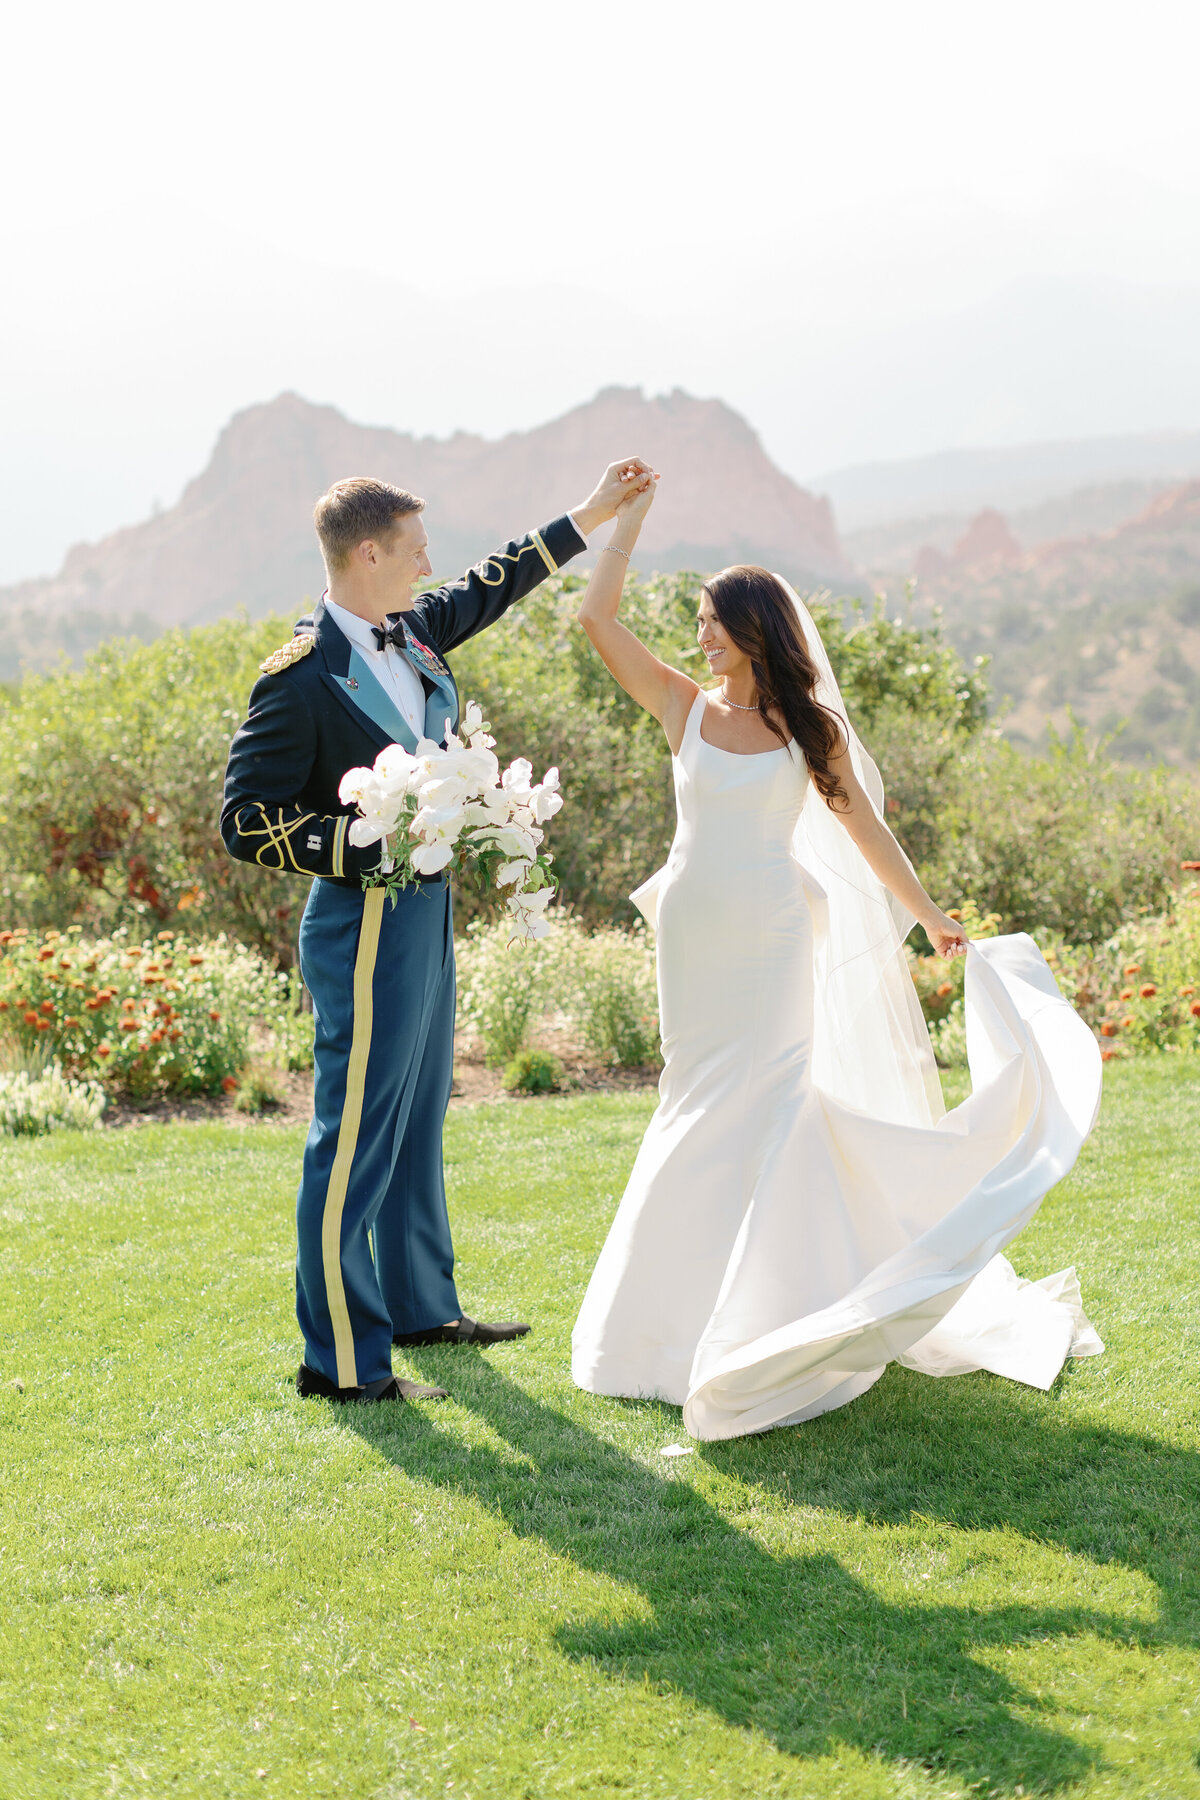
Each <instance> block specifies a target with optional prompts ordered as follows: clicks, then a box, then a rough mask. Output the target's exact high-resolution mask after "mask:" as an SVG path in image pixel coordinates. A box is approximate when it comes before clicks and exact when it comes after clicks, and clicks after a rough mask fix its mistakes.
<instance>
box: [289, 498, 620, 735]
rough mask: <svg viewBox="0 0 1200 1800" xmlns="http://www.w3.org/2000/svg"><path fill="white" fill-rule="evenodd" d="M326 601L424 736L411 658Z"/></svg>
mask: <svg viewBox="0 0 1200 1800" xmlns="http://www.w3.org/2000/svg"><path fill="white" fill-rule="evenodd" d="M567 517H568V518H569V519H570V521H571V523H572V525H574V527H575V529H576V531H578V532H579V535H580V537H581V538H583V541H584V543H585V544H586V543H587V537H586V536H585V534H584V533H583V532H582V531H580V530H579V522H578V520H577V519H576V517H575V515H574V513H568V514H567ZM324 600H325V610H326V612H328V613H329V615H330V617H331V618H332V619H333V622H334V624H335V625H336V626H337V628H338V630H339V631H340V632H341V633H342V635H343V636H344V637H347V638H349V640H350V642H351V643H352V644H353V645H354V647H355V649H356V650H361V652H362V654H363V655H364V656H365V657H366V659H367V666H368V668H369V669H370V671H371V673H372V675H374V677H375V679H376V681H378V683H379V685H380V687H381V688H382V689H383V691H384V693H385V694H387V695H388V697H389V698H390V699H391V700H394V701H395V703H396V705H397V706H398V707H399V708H400V711H401V713H402V714H403V715H404V718H405V719H406V720H407V722H408V726H409V729H410V730H411V731H412V732H413V733H414V735H415V736H416V737H419V738H420V737H424V735H425V688H424V686H423V684H422V681H421V677H420V676H419V675H418V674H417V671H416V670H415V669H414V668H413V666H412V664H411V663H410V662H409V660H408V658H407V656H404V655H402V654H401V652H400V651H399V650H397V649H396V647H395V645H394V644H388V645H386V646H385V648H384V649H382V650H380V649H379V647H378V645H377V644H376V642H375V635H374V631H373V629H372V627H371V625H370V623H369V621H368V620H366V619H360V618H359V616H358V614H357V613H352V612H347V611H346V608H345V607H344V606H339V605H338V603H337V601H336V600H331V599H330V598H329V594H328V591H326V593H325V595H324Z"/></svg>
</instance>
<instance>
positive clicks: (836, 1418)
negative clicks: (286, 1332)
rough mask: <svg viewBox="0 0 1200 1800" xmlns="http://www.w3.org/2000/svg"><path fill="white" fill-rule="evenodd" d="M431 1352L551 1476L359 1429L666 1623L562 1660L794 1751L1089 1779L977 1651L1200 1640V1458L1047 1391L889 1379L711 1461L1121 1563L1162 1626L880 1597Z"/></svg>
mask: <svg viewBox="0 0 1200 1800" xmlns="http://www.w3.org/2000/svg"><path fill="white" fill-rule="evenodd" d="M416 1360H417V1361H418V1364H419V1366H420V1367H421V1369H422V1374H423V1378H424V1379H427V1380H433V1379H440V1380H442V1381H446V1382H448V1384H449V1385H450V1386H451V1387H452V1388H453V1391H454V1394H455V1398H456V1399H457V1400H459V1401H460V1402H461V1403H462V1404H463V1405H464V1406H467V1407H469V1408H470V1409H471V1410H473V1411H474V1412H476V1413H477V1414H478V1415H479V1417H480V1418H482V1419H484V1420H485V1421H486V1422H487V1424H488V1425H489V1426H490V1427H491V1428H492V1429H493V1430H494V1431H495V1432H497V1433H498V1434H499V1435H500V1436H502V1437H503V1438H504V1439H505V1440H506V1441H507V1442H508V1443H509V1444H511V1445H512V1446H513V1448H514V1449H515V1450H517V1451H519V1452H520V1453H521V1454H522V1456H523V1457H525V1458H528V1459H530V1461H532V1463H533V1464H534V1466H535V1469H536V1475H535V1476H533V1477H531V1475H530V1472H529V1470H528V1468H527V1467H526V1468H522V1467H519V1466H514V1465H513V1464H511V1463H509V1462H507V1461H505V1460H504V1459H503V1458H501V1457H498V1456H496V1455H495V1454H494V1453H492V1452H489V1451H488V1450H487V1449H486V1448H482V1447H479V1446H473V1447H472V1448H471V1449H470V1451H469V1452H468V1451H467V1450H466V1449H465V1448H464V1446H463V1445H462V1444H461V1442H460V1441H458V1440H457V1439H455V1438H454V1437H452V1436H450V1435H448V1434H447V1433H445V1432H444V1431H442V1430H441V1429H439V1427H438V1424H437V1421H436V1412H433V1413H424V1412H418V1410H417V1409H416V1408H412V1409H408V1408H406V1409H404V1413H403V1415H401V1416H396V1415H395V1414H393V1413H392V1409H390V1408H388V1409H384V1410H385V1413H386V1414H388V1415H391V1419H392V1422H391V1423H390V1424H389V1423H388V1420H387V1417H384V1418H381V1417H380V1415H379V1412H377V1411H376V1410H375V1409H359V1408H347V1409H345V1410H344V1412H341V1413H340V1418H341V1419H344V1421H345V1423H346V1425H347V1426H348V1427H350V1428H351V1429H353V1430H355V1431H357V1432H358V1433H359V1435H361V1436H362V1437H363V1438H365V1439H366V1440H367V1441H368V1442H369V1443H370V1444H371V1445H372V1446H373V1447H374V1448H375V1449H376V1450H377V1451H378V1452H379V1453H380V1454H381V1455H383V1456H385V1457H387V1458H389V1459H390V1460H391V1461H392V1462H393V1463H394V1464H396V1465H397V1466H398V1467H401V1468H403V1469H404V1470H405V1472H406V1473H407V1474H409V1475H410V1476H413V1477H416V1478H417V1479H420V1480H423V1481H427V1482H434V1483H437V1484H439V1485H441V1486H443V1487H445V1488H446V1489H448V1490H450V1491H452V1492H456V1493H461V1494H464V1495H469V1496H471V1497H472V1498H473V1499H475V1500H477V1501H479V1502H481V1503H482V1504H483V1505H485V1506H487V1507H489V1508H490V1509H491V1510H492V1511H494V1512H495V1513H496V1514H497V1515H498V1516H499V1517H501V1518H502V1519H504V1520H505V1522H506V1523H507V1524H508V1525H509V1527H510V1528H511V1529H512V1530H513V1531H514V1532H516V1533H517V1534H519V1535H520V1536H524V1537H531V1538H534V1537H535V1538H537V1539H539V1540H540V1541H541V1542H543V1543H544V1544H546V1545H547V1546H548V1547H549V1548H550V1549H551V1550H552V1551H554V1552H556V1553H557V1554H559V1555H561V1556H565V1557H569V1558H570V1559H572V1560H573V1561H574V1562H576V1563H577V1564H579V1565H580V1566H581V1567H584V1568H587V1569H590V1570H594V1571H598V1572H600V1573H602V1574H604V1575H607V1576H610V1577H612V1578H613V1579H614V1580H616V1581H619V1582H622V1583H625V1584H628V1585H629V1586H631V1587H633V1588H635V1589H637V1590H638V1591H639V1592H640V1593H641V1594H642V1595H643V1596H644V1598H645V1599H646V1601H647V1602H648V1603H649V1605H650V1606H651V1608H652V1609H653V1616H652V1618H651V1619H649V1620H648V1621H638V1622H636V1623H632V1624H617V1625H613V1624H608V1623H604V1622H595V1623H589V1622H583V1623H567V1624H564V1625H563V1626H561V1627H559V1628H558V1630H557V1632H556V1637H557V1641H558V1643H559V1644H560V1645H561V1647H562V1649H563V1651H564V1652H565V1653H566V1654H567V1655H569V1656H572V1657H574V1658H577V1659H581V1660H583V1659H588V1660H592V1661H594V1662H595V1664H596V1665H597V1666H598V1668H599V1670H600V1671H601V1672H603V1673H605V1674H608V1675H612V1676H618V1677H624V1678H627V1679H634V1680H639V1681H640V1680H642V1679H643V1678H647V1679H649V1680H650V1681H651V1682H653V1683H656V1684H662V1685H664V1686H668V1687H670V1688H674V1689H677V1690H678V1691H679V1692H680V1693H682V1694H685V1695H688V1696H690V1697H691V1699H693V1700H694V1701H696V1702H697V1703H699V1704H700V1705H702V1706H704V1707H706V1708H709V1709H710V1710H711V1711H712V1712H714V1713H715V1714H717V1715H719V1716H720V1717H721V1718H723V1719H725V1720H727V1721H728V1722H729V1723H730V1724H733V1725H736V1726H743V1727H748V1728H752V1729H754V1730H756V1731H759V1732H762V1733H763V1734H765V1736H766V1737H768V1738H769V1739H770V1740H771V1741H772V1742H773V1743H774V1744H775V1745H777V1746H778V1748H779V1749H780V1750H782V1751H784V1752H785V1753H787V1754H789V1755H792V1756H796V1757H805V1758H809V1757H816V1756H819V1755H821V1754H823V1753H826V1752H829V1751H830V1750H832V1749H834V1748H835V1747H836V1746H837V1745H838V1744H845V1745H851V1746H854V1747H855V1748H857V1749H859V1750H861V1751H863V1752H866V1753H868V1754H872V1755H876V1756H879V1757H882V1758H885V1759H905V1760H910V1761H913V1762H917V1763H920V1764H922V1765H923V1766H925V1767H926V1768H928V1769H936V1770H943V1771H945V1772H946V1773H948V1774H952V1775H954V1776H956V1777H958V1778H959V1779H960V1780H962V1781H964V1782H966V1783H968V1784H971V1783H975V1784H978V1787H979V1788H980V1789H981V1790H983V1791H988V1792H992V1793H1011V1792H1013V1791H1014V1790H1015V1788H1016V1785H1017V1784H1018V1783H1021V1784H1023V1786H1024V1788H1025V1791H1026V1792H1029V1791H1042V1792H1051V1791H1054V1790H1056V1789H1061V1788H1064V1787H1068V1786H1070V1785H1071V1784H1072V1783H1075V1782H1078V1781H1080V1780H1081V1779H1082V1778H1083V1777H1085V1776H1086V1775H1087V1774H1088V1773H1089V1772H1090V1771H1091V1770H1092V1769H1093V1768H1094V1767H1096V1766H1097V1764H1098V1762H1099V1756H1098V1754H1097V1753H1096V1752H1095V1751H1094V1750H1093V1749H1091V1748H1090V1747H1088V1746H1087V1745H1084V1744H1081V1743H1078V1742H1076V1741H1075V1740H1074V1739H1073V1738H1071V1737H1069V1736H1067V1735H1065V1734H1064V1733H1063V1731H1061V1730H1059V1729H1056V1728H1055V1723H1054V1713H1055V1707H1054V1704H1053V1703H1042V1702H1039V1701H1038V1700H1037V1699H1036V1698H1035V1697H1034V1696H1033V1695H1031V1694H1030V1693H1028V1692H1027V1691H1024V1690H1022V1689H1021V1688H1020V1687H1019V1686H1018V1685H1017V1684H1016V1683H1015V1682H1014V1681H1013V1680H1012V1679H1010V1678H1009V1677H1008V1676H1006V1675H1005V1674H1004V1673H1002V1672H999V1671H997V1670H995V1669H992V1668H989V1667H987V1666H986V1665H985V1664H983V1663H981V1662H979V1661H977V1660H976V1658H975V1653H976V1652H977V1651H980V1650H985V1651H986V1650H987V1649H988V1648H993V1649H1000V1650H1003V1649H1004V1648H1005V1647H1008V1646H1012V1645H1018V1644H1021V1643H1024V1642H1031V1641H1035V1640H1040V1639H1045V1638H1050V1637H1071V1636H1076V1635H1083V1634H1088V1635H1098V1636H1101V1637H1105V1638H1108V1639H1109V1640H1115V1641H1117V1642H1121V1643H1127V1644H1136V1645H1148V1644H1161V1643H1163V1642H1174V1643H1187V1642H1194V1641H1195V1636H1196V1634H1195V1631H1194V1626H1195V1622H1196V1598H1197V1596H1196V1579H1195V1571H1194V1564H1193V1559H1192V1551H1191V1549H1190V1548H1189V1545H1190V1544H1191V1543H1192V1542H1193V1541H1194V1539H1193V1536H1192V1532H1193V1531H1194V1526H1195V1518H1194V1514H1193V1519H1192V1526H1191V1528H1190V1529H1189V1528H1187V1526H1186V1523H1185V1515H1186V1512H1187V1501H1188V1497H1189V1496H1190V1498H1191V1502H1192V1504H1193V1506H1194V1505H1195V1503H1196V1501H1197V1499H1200V1458H1197V1457H1196V1456H1194V1455H1190V1454H1187V1453H1182V1452H1173V1451H1171V1450H1170V1449H1169V1448H1168V1447H1165V1446H1163V1445H1162V1444H1159V1443H1154V1442H1153V1441H1151V1440H1146V1439H1141V1438H1136V1437H1131V1436H1123V1435H1121V1434H1119V1433H1116V1432H1109V1431H1103V1430H1096V1429H1090V1428H1086V1427H1083V1428H1081V1427H1079V1426H1067V1425H1063V1424H1060V1423H1059V1422H1058V1421H1056V1420H1048V1419H1047V1418H1046V1416H1045V1409H1046V1402H1045V1401H1044V1399H1041V1397H1040V1396H1039V1397H1038V1402H1039V1403H1040V1404H1039V1403H1034V1404H1031V1403H1030V1400H1029V1398H1028V1397H1027V1396H1025V1395H1024V1394H1023V1393H1022V1392H1021V1390H1019V1389H1015V1388H1014V1387H1013V1386H1012V1384H1009V1383H1004V1384H1002V1392H1003V1395H1004V1404H1003V1405H1001V1406H998V1405H997V1404H996V1401H997V1394H996V1388H997V1384H996V1383H995V1382H994V1381H993V1380H991V1379H990V1378H987V1377H973V1378H969V1379H967V1380H960V1381H957V1382H953V1381H951V1382H946V1383H939V1384H938V1385H937V1386H936V1387H934V1386H932V1385H931V1384H930V1383H929V1382H928V1381H922V1380H921V1378H920V1377H917V1376H914V1375H910V1374H908V1373H907V1372H905V1371H903V1370H898V1369H893V1370H890V1371H889V1372H888V1374H887V1375H886V1376H885V1378H884V1380H883V1381H882V1382H881V1383H879V1384H878V1386H877V1387H876V1388H874V1389H873V1390H872V1391H871V1393H870V1394H868V1395H866V1396H864V1398H863V1399H861V1400H858V1401H856V1402H855V1404H854V1405H853V1406H852V1407H850V1408H848V1409H846V1410H845V1411H843V1412H838V1413H834V1414H830V1415H828V1416H827V1417H826V1418H824V1419H820V1420H816V1421H814V1422H813V1423H811V1424H809V1425H806V1426H804V1427H803V1428H802V1429H800V1430H793V1431H777V1432H772V1433H770V1434H768V1435H767V1436H765V1437H762V1438H749V1439H739V1440H736V1441H734V1442H732V1443H728V1444H720V1445H705V1446H701V1447H700V1453H701V1455H702V1456H703V1457H704V1460H705V1461H706V1462H708V1463H709V1464H710V1465H711V1466H713V1467H714V1468H717V1469H719V1470H721V1471H722V1472H723V1473H725V1474H727V1475H730V1476H733V1477H735V1478H737V1479H739V1480H741V1481H742V1482H744V1483H746V1484H748V1485H749V1486H750V1487H751V1488H753V1487H755V1486H757V1487H759V1488H762V1489H764V1490H767V1491H769V1492H772V1493H777V1494H779V1495H781V1496H783V1497H785V1498H787V1499H788V1500H789V1501H791V1502H792V1503H793V1504H796V1505H799V1506H804V1507H821V1508H834V1509H837V1510H838V1511H839V1512H842V1513H848V1514H851V1515H854V1516H861V1517H862V1518H864V1519H865V1520H866V1521H867V1522H878V1523H891V1524H902V1523H908V1522H909V1521H910V1520H915V1519H917V1518H918V1517H919V1518H920V1519H921V1520H923V1521H925V1522H928V1521H929V1520H930V1519H936V1520H942V1521H946V1522H949V1523H952V1524H954V1525H957V1526H961V1527H964V1528H970V1529H978V1528H987V1527H992V1526H1007V1527H1011V1528H1013V1529H1015V1530H1016V1531H1018V1532H1020V1533H1022V1534H1023V1535H1025V1536H1028V1537H1030V1538H1033V1539H1037V1540H1042V1541H1048V1542H1052V1543H1055V1544H1059V1545H1061V1546H1063V1547H1064V1548H1066V1549H1069V1550H1071V1551H1075V1552H1078V1553H1082V1554H1084V1555H1086V1556H1088V1557H1090V1558H1093V1559H1095V1560H1100V1561H1104V1560H1116V1561H1120V1562H1121V1563H1123V1564H1126V1565H1128V1566H1130V1567H1132V1568H1136V1569H1139V1570H1143V1571H1144V1572H1145V1573H1147V1574H1148V1575H1150V1576H1151V1577H1152V1578H1153V1579H1154V1580H1155V1581H1156V1582H1157V1583H1158V1584H1159V1587H1160V1590H1161V1593H1162V1608H1163V1614H1164V1626H1163V1627H1162V1628H1160V1627H1158V1626H1154V1627H1147V1626H1145V1625H1144V1624H1143V1623H1142V1622H1140V1621H1132V1620H1128V1619H1121V1618H1114V1617H1112V1616H1109V1615H1105V1614H1099V1613H1097V1612H1096V1611H1095V1610H1094V1609H1092V1608H1088V1607H1085V1606H1079V1607H1073V1606H1068V1607H1052V1608H1045V1607H1037V1606H1029V1605H1025V1604H1022V1603H1021V1602H1020V1601H1019V1600H1017V1599H1015V1598H1014V1600H1013V1602H1012V1603H1011V1604H1009V1605H1006V1606H1001V1607H997V1608H990V1609H988V1610H986V1611H972V1610H970V1609H968V1608H966V1607H955V1606H930V1605H927V1604H926V1605H922V1604H897V1603H894V1602H887V1601H884V1600H881V1599H880V1598H879V1596H878V1595H877V1594H876V1593H874V1592H873V1591H872V1590H871V1589H870V1588H869V1587H868V1586H866V1585H864V1584H863V1583H862V1582H860V1581H858V1580H857V1579H856V1578H855V1576H854V1575H853V1574H852V1573H850V1571H849V1570H847V1569H846V1568H844V1567H843V1566H842V1564H841V1563H839V1562H838V1561H837V1560H836V1559H835V1558H834V1557H833V1556H831V1555H829V1554H828V1553H825V1552H820V1551H817V1552H814V1553H813V1554H811V1555H799V1556H778V1555H774V1554H772V1553H771V1552H770V1551H768V1550H767V1549H765V1548H763V1547H762V1546H761V1545H760V1544H758V1543H757V1542H756V1541H755V1539H754V1538H753V1537H752V1536H751V1535H749V1534H748V1533H747V1532H746V1531H744V1530H741V1529H739V1528H738V1527H737V1526H735V1525H734V1524H732V1523H731V1522H730V1521H729V1520H728V1519H726V1518H725V1517H724V1516H723V1515H722V1514H721V1512H720V1511H719V1510H718V1509H717V1508H716V1507H715V1506H714V1505H712V1504H710V1502H709V1501H708V1500H706V1499H705V1498H704V1496H703V1495H702V1494H701V1493H699V1492H697V1491H696V1488H695V1487H694V1486H693V1485H692V1483H691V1482H690V1480H688V1479H686V1478H685V1479H680V1478H679V1477H678V1476H677V1475H676V1474H675V1473H674V1472H673V1471H671V1472H668V1471H667V1470H666V1469H664V1473H663V1474H662V1475H659V1474H657V1473H656V1472H654V1471H653V1470H650V1469H647V1468H646V1467H645V1466H644V1465H643V1464H642V1463H640V1462H638V1461H635V1460H634V1459H632V1458H630V1457H628V1456H626V1455H624V1454H622V1453H621V1452H620V1451H618V1450H616V1449H615V1448H613V1447H612V1446H611V1445H610V1444H607V1443H605V1442H604V1441H603V1440H602V1439H600V1438H597V1437H596V1436H595V1435H593V1434H592V1433H591V1432H589V1431H587V1430H586V1429H584V1428H583V1427H582V1426H580V1425H579V1424H578V1423H576V1422H574V1421H572V1420H571V1419H569V1418H567V1417H566V1416H564V1415H563V1414H562V1413H559V1412H556V1411H555V1410H554V1409H553V1408H552V1407H549V1406H546V1405H544V1404H542V1403H540V1402H538V1401H536V1400H534V1399H532V1398H530V1396H529V1395H528V1394H526V1393H525V1392H524V1391H523V1390H522V1389H521V1388H520V1387H518V1386H516V1385H515V1384H514V1383H513V1382H511V1381H509V1380H507V1379H506V1378H505V1376H504V1375H502V1374H501V1373H499V1371H498V1370H497V1369H496V1368H495V1367H494V1366H489V1364H488V1363H487V1361H486V1360H485V1359H484V1358H483V1357H482V1356H480V1355H479V1354H478V1353H477V1352H469V1351H466V1350H456V1351H452V1352H441V1353H439V1352H423V1353H421V1355H420V1357H419V1358H417V1359H416ZM989 1402H990V1403H989ZM615 1404H622V1403H619V1402H618V1403H615ZM624 1404H633V1403H624ZM668 1429H670V1427H668ZM692 1466H693V1467H694V1466H695V1465H692ZM986 1554H987V1552H986V1550H982V1551H981V1555H984V1556H986ZM1039 1714H1042V1715H1043V1716H1041V1717H1039V1716H1038V1715H1039Z"/></svg>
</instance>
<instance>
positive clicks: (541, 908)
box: [505, 888, 554, 942]
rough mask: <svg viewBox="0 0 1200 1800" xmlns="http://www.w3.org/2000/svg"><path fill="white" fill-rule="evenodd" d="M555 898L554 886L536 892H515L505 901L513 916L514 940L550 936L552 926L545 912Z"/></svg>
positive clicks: (534, 939)
mask: <svg viewBox="0 0 1200 1800" xmlns="http://www.w3.org/2000/svg"><path fill="white" fill-rule="evenodd" d="M553 898H554V889H553V888H539V889H538V890H537V892H536V893H535V894H514V895H513V896H512V897H511V899H509V900H507V901H506V902H505V904H506V906H507V907H508V911H509V913H510V914H511V916H512V922H513V940H514V941H519V942H529V941H531V940H532V941H536V940H537V939H538V938H545V937H549V935H550V932H551V929H552V927H551V924H550V921H549V919H547V918H546V916H545V914H546V908H547V906H548V905H549V904H550V902H551V900H553Z"/></svg>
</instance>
